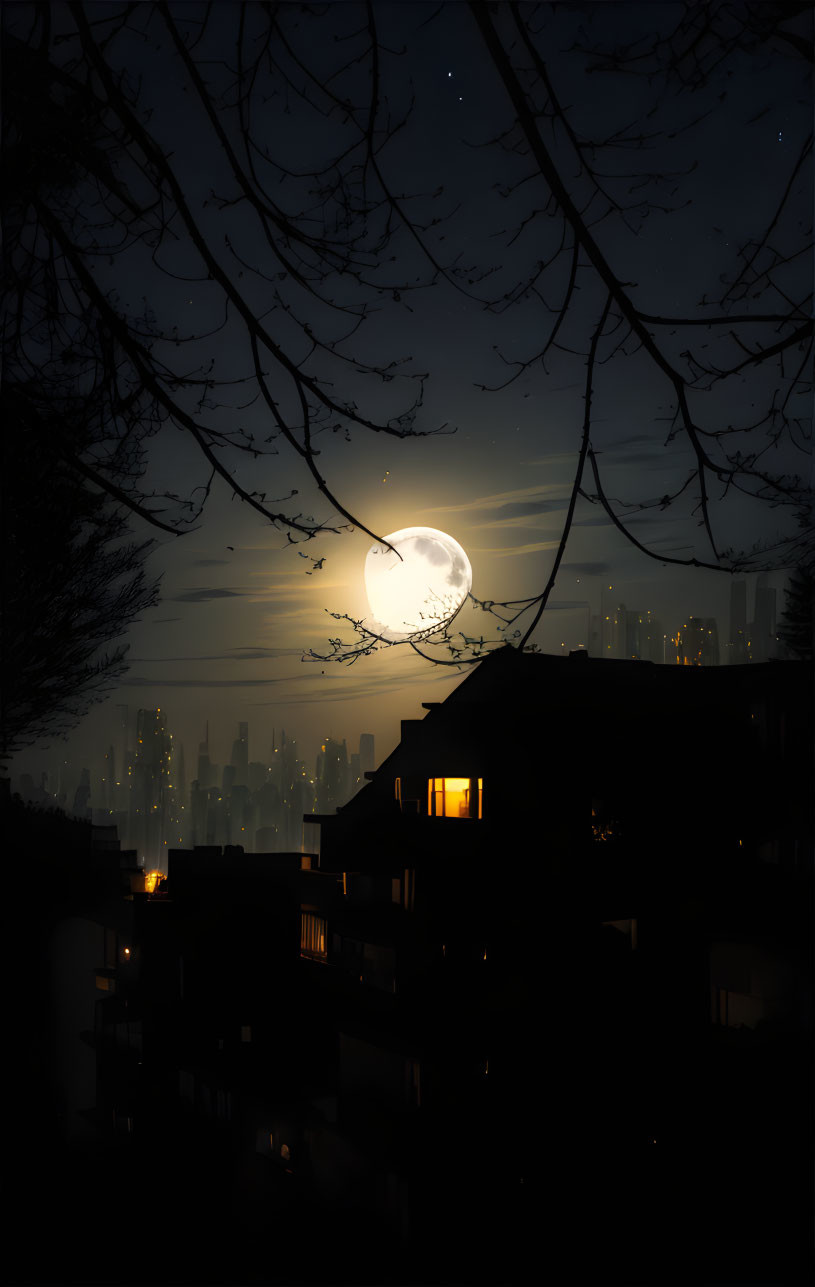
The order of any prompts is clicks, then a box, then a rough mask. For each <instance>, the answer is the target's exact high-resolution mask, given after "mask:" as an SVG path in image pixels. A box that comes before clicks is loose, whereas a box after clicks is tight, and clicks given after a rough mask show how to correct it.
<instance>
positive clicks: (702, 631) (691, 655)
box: [676, 617, 719, 666]
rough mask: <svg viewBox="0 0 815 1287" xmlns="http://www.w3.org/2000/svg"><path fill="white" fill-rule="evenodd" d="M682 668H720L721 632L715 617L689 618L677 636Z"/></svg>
mask: <svg viewBox="0 0 815 1287" xmlns="http://www.w3.org/2000/svg"><path fill="white" fill-rule="evenodd" d="M676 661H677V664H678V665H680V666H718V664H719V631H718V628H717V626H716V618H715V617H688V619H687V621H686V622H685V623H684V625H682V626H680V628H679V630H678V631H677V634H676Z"/></svg>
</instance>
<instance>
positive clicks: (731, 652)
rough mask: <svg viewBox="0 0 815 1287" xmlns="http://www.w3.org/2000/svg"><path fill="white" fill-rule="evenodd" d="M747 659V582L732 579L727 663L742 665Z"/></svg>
mask: <svg viewBox="0 0 815 1287" xmlns="http://www.w3.org/2000/svg"><path fill="white" fill-rule="evenodd" d="M747 659H748V657H747V582H746V581H731V582H730V635H729V639H728V644H727V663H728V665H729V666H741V665H743V664H744V663H745V662H746V661H747Z"/></svg>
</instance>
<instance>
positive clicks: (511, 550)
mask: <svg viewBox="0 0 815 1287" xmlns="http://www.w3.org/2000/svg"><path fill="white" fill-rule="evenodd" d="M559 544H560V541H559V540H557V541H535V542H534V543H533V544H531V545H511V546H509V547H508V548H507V547H506V546H505V547H501V548H499V547H493V548H489V549H485V548H483V547H482V548H478V549H473V554H494V555H495V556H496V557H497V558H499V559H504V558H514V557H515V555H517V554H539V553H540V552H541V550H556V549H557V547H558V545H559Z"/></svg>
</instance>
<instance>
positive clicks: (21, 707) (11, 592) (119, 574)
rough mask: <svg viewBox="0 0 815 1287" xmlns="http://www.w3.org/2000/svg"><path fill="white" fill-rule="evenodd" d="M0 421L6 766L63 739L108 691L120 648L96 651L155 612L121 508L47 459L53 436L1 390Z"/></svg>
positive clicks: (2, 749)
mask: <svg viewBox="0 0 815 1287" xmlns="http://www.w3.org/2000/svg"><path fill="white" fill-rule="evenodd" d="M0 411H2V417H3V437H2V484H0V491H1V493H2V539H3V574H2V583H3V596H2V598H3V611H2V639H3V645H2V664H1V665H0V687H1V688H2V708H1V710H0V761H5V760H7V759H8V758H9V757H10V756H11V755H13V754H14V753H15V752H16V751H19V750H20V749H21V748H22V747H24V746H27V745H29V744H30V743H32V742H35V741H37V740H39V739H40V738H45V737H53V736H58V735H60V734H65V733H67V732H68V731H69V730H70V729H71V728H72V727H73V726H74V724H76V722H77V721H78V720H79V719H80V718H81V717H82V716H83V715H84V714H85V712H86V711H87V709H88V708H89V706H90V705H91V703H92V702H94V701H96V700H99V699H100V698H101V697H102V696H104V694H105V693H106V692H107V691H108V690H109V689H110V688H111V687H112V686H113V685H114V684H115V682H116V681H117V680H118V679H119V678H120V677H121V675H122V674H123V672H124V671H125V669H126V663H125V657H126V653H127V648H128V645H127V644H119V645H117V646H116V647H114V648H112V649H111V650H105V645H106V644H108V643H110V642H111V641H112V640H115V639H116V638H117V637H119V636H120V635H122V634H123V633H124V631H125V630H126V628H127V627H128V626H129V625H130V624H131V623H132V622H133V621H134V620H135V619H136V617H137V616H138V614H139V613H141V612H143V611H144V610H145V608H148V607H150V606H151V605H152V604H153V603H155V601H156V599H157V597H158V586H157V584H156V583H152V584H151V583H150V582H149V580H148V578H147V575H146V573H145V569H144V556H145V554H146V553H147V550H148V547H149V545H150V544H151V543H150V542H149V541H148V542H141V543H137V542H133V541H132V540H129V539H128V534H127V524H126V521H125V518H124V514H123V510H122V507H121V506H119V507H117V506H115V505H114V504H113V502H112V501H111V500H110V498H109V497H108V496H107V495H106V494H105V492H104V491H100V490H99V489H98V488H95V487H93V486H91V485H89V483H88V479H87V478H86V476H85V475H84V474H83V473H82V472H80V471H79V470H78V469H76V468H75V467H74V466H73V465H71V464H69V463H68V462H67V461H66V459H65V457H64V456H63V455H61V454H60V453H59V452H58V451H57V450H56V449H55V446H54V443H55V439H56V435H55V433H52V431H51V426H50V425H48V424H47V423H46V422H45V421H43V420H41V419H37V418H35V417H34V416H33V415H32V410H31V404H30V403H27V402H26V400H25V399H24V398H22V397H20V396H19V395H18V391H17V390H15V389H13V388H12V387H9V386H4V387H3V390H2V395H0ZM67 432H69V429H68V428H66V422H65V420H63V421H62V423H61V424H60V426H59V434H60V435H61V436H64V435H66V433H67ZM125 512H126V511H125Z"/></svg>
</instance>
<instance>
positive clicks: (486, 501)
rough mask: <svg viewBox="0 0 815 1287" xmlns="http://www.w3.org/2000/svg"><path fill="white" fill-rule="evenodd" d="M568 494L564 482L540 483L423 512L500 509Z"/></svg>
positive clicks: (563, 496) (468, 511)
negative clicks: (505, 506)
mask: <svg viewBox="0 0 815 1287" xmlns="http://www.w3.org/2000/svg"><path fill="white" fill-rule="evenodd" d="M533 463H534V462H533ZM567 496H568V490H567V489H566V488H565V487H564V485H563V483H545V484H541V483H538V484H536V485H535V486H533V487H519V488H514V489H513V490H512V491H508V492H493V493H492V495H489V496H478V497H476V499H475V500H470V501H465V503H464V504H463V505H436V506H432V507H431V508H429V509H423V510H422V511H421V512H422V513H423V514H463V513H467V514H472V513H474V512H476V511H478V510H491V509H500V508H501V507H502V506H504V505H509V504H516V505H517V504H520V503H527V504H531V503H532V502H535V501H548V500H559V499H563V498H565V497H567Z"/></svg>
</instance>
